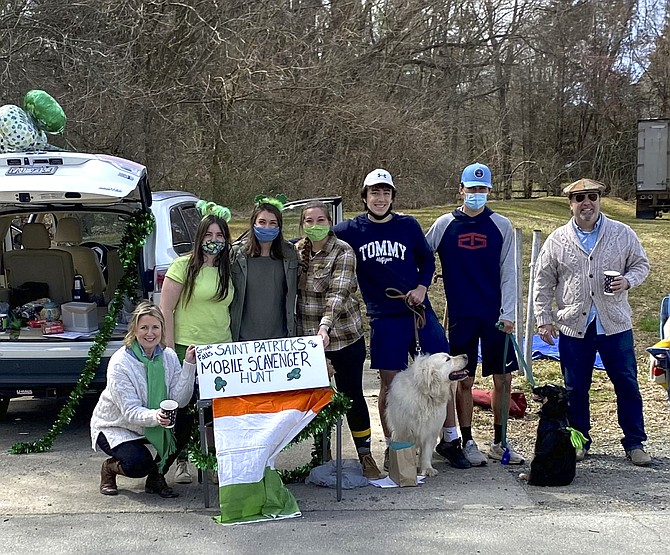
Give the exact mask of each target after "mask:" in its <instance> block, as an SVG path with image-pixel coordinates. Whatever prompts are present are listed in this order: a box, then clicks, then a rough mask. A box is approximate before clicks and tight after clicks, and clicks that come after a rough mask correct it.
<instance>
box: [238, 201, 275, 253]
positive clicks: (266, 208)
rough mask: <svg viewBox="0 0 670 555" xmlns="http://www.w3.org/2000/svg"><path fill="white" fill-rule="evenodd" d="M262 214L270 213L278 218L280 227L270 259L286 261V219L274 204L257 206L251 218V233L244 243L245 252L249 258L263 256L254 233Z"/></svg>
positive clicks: (272, 246)
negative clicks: (257, 219)
mask: <svg viewBox="0 0 670 555" xmlns="http://www.w3.org/2000/svg"><path fill="white" fill-rule="evenodd" d="M261 212H270V213H271V214H272V215H273V216H274V217H275V218H277V225H278V226H279V235H277V237H275V238H274V241H272V245H270V257H271V258H274V259H275V260H283V259H284V234H283V232H282V231H283V229H284V218H283V217H282V214H281V210H279V208H277V207H276V206H274V205H272V204H267V203H264V202H263V203H261V204H258V205H256V207H255V208H254V210H253V212H252V213H251V217H250V218H249V233H248V234H247V239H246V241H245V242H244V252H245V254H246V255H247V256H251V257H254V256H260V255H261V244H260V243H259V242H258V239H256V234H255V233H254V225H255V224H256V218H258V215H259V214H260V213H261Z"/></svg>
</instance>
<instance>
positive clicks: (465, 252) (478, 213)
mask: <svg viewBox="0 0 670 555" xmlns="http://www.w3.org/2000/svg"><path fill="white" fill-rule="evenodd" d="M491 187H492V185H491V170H489V168H488V167H487V166H485V165H484V164H478V163H475V164H470V165H469V166H468V167H467V168H465V169H464V170H463V173H462V175H461V185H460V188H459V192H460V193H461V195H463V197H464V203H463V205H462V206H461V207H459V208H457V209H456V210H454V211H453V212H452V213H451V214H444V215H443V216H440V217H439V218H438V219H437V220H436V221H435V223H434V224H433V225H432V226H431V228H430V229H429V230H428V233H427V234H426V239H427V240H428V244H429V245H430V248H431V249H432V250H433V251H434V252H437V254H438V255H439V257H440V261H441V263H442V277H443V280H444V293H445V296H446V298H447V311H448V315H449V341H450V342H451V350H452V352H454V353H458V354H461V353H464V354H467V355H468V366H467V367H468V370H469V371H470V377H469V378H466V379H465V380H462V381H460V382H459V383H458V390H457V393H456V411H457V413H458V421H459V424H460V427H461V435H462V436H463V444H464V448H463V451H464V453H465V457H466V458H467V459H468V460H469V461H470V463H471V464H472V465H473V466H482V465H485V464H486V457H485V456H484V455H483V454H482V453H481V452H480V451H479V448H478V447H477V444H476V443H475V441H474V440H473V439H472V384H473V382H474V377H475V371H476V369H477V351H478V345H479V342H480V340H481V352H482V375H483V376H491V375H493V397H492V399H491V406H492V408H493V425H494V437H493V442H492V444H491V447H490V449H489V457H491V458H492V459H495V460H501V458H502V455H503V453H504V448H503V447H502V446H501V440H502V406H503V393H504V392H506V393H507V407H508V409H509V406H510V399H511V397H510V396H511V390H512V373H513V372H514V371H515V370H518V368H519V366H518V362H517V359H516V356H515V354H514V349H509V350H508V352H507V360H506V361H505V364H504V366H503V354H504V347H505V334H506V333H512V331H513V330H514V321H513V320H514V307H515V305H516V286H515V271H516V267H515V265H514V249H513V241H514V234H513V230H512V224H511V223H510V221H509V220H508V219H507V218H505V217H504V216H501V215H500V214H497V213H495V212H493V211H492V210H491V209H490V208H488V207H487V206H486V200H487V197H488V193H489V191H490V190H491ZM498 322H501V323H502V330H499V329H498V328H497V327H496V324H497V323H498ZM457 433H458V432H457V431H456V430H455V429H454V428H451V427H450V426H448V425H446V423H445V429H444V435H445V438H444V439H443V441H442V442H441V444H442V443H443V442H444V441H445V440H447V441H448V440H449V439H451V438H452V437H453V434H457ZM441 444H440V445H441ZM507 448H508V449H509V454H510V459H509V464H521V463H523V462H524V459H523V457H522V456H521V455H519V454H518V453H516V452H515V451H514V450H513V449H512V448H511V447H510V446H509V444H508V446H507ZM438 452H439V446H438Z"/></svg>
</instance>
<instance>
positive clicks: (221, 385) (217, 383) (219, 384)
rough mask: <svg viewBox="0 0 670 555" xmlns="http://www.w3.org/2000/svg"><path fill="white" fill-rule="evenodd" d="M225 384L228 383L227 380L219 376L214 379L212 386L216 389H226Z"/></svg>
mask: <svg viewBox="0 0 670 555" xmlns="http://www.w3.org/2000/svg"><path fill="white" fill-rule="evenodd" d="M227 385H228V382H227V381H226V380H224V379H223V378H222V377H220V376H219V377H218V378H216V379H215V380H214V388H215V389H216V390H217V391H226V386H227Z"/></svg>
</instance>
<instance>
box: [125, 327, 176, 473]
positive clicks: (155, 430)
mask: <svg viewBox="0 0 670 555" xmlns="http://www.w3.org/2000/svg"><path fill="white" fill-rule="evenodd" d="M131 349H132V351H133V353H135V356H136V357H137V359H138V360H139V361H140V362H141V363H142V364H144V367H145V368H146V369H147V405H148V408H150V409H157V408H160V404H161V401H164V400H165V399H167V398H168V396H167V394H168V391H167V384H166V383H165V367H164V366H163V353H161V354H159V355H158V356H155V357H153V358H151V359H149V358H147V356H146V355H145V354H144V353H143V352H142V349H141V348H140V345H139V343H138V342H137V340H135V341H133V345H132V347H131ZM144 435H145V437H146V438H147V439H148V440H149V442H150V443H151V445H153V446H154V447H155V448H156V452H157V453H158V456H159V457H160V460H159V461H158V472H159V473H160V474H164V473H165V471H166V470H167V469H166V468H164V467H165V459H167V458H168V457H169V456H170V455H171V454H172V453H174V452H175V450H176V449H177V447H176V445H175V441H174V433H173V431H172V429H168V428H163V427H162V426H158V425H156V426H152V427H150V428H144Z"/></svg>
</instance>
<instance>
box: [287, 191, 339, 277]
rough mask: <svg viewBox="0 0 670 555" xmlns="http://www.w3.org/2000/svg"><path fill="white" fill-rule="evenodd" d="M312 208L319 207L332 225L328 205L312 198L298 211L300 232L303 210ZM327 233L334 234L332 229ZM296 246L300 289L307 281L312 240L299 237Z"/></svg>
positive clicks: (303, 215)
mask: <svg viewBox="0 0 670 555" xmlns="http://www.w3.org/2000/svg"><path fill="white" fill-rule="evenodd" d="M312 208H318V209H320V210H321V211H322V212H323V213H324V214H325V215H326V218H328V223H329V224H330V225H331V226H332V225H333V218H332V217H331V215H330V210H329V209H328V206H327V205H326V204H324V203H323V202H321V201H319V200H313V201H310V202H308V203H307V204H305V206H303V207H302V210H301V211H300V227H299V230H300V234H302V232H303V220H304V218H305V212H306V211H307V210H311V209H312ZM328 235H329V236H330V235H335V234H334V233H333V230H332V229H331V230H330V231H329V232H328ZM296 248H297V249H298V260H299V264H300V278H299V280H298V287H299V288H300V289H304V288H305V283H306V282H307V271H308V270H309V262H310V255H311V253H312V241H311V240H310V239H309V237H304V238H303V239H300V241H299V242H298V244H297V246H296Z"/></svg>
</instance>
